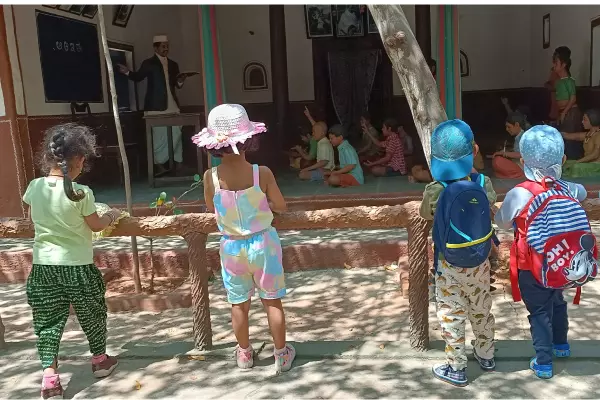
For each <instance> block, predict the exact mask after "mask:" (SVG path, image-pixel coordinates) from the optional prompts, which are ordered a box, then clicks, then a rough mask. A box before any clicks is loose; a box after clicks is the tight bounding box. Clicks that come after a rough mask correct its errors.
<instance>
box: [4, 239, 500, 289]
mask: <svg viewBox="0 0 600 400" xmlns="http://www.w3.org/2000/svg"><path fill="white" fill-rule="evenodd" d="M501 241H502V242H501V244H500V248H499V250H498V251H494V252H493V254H492V258H498V257H499V258H500V259H508V254H509V251H510V246H511V243H512V237H506V236H502V237H501ZM153 253H154V266H155V268H156V271H155V276H156V277H158V278H160V277H168V278H184V277H187V276H188V274H189V261H188V255H187V248H177V249H168V250H160V249H156V250H154V252H153ZM406 255H408V242H407V241H406V240H402V239H400V240H378V241H375V240H365V241H338V242H335V243H331V242H323V243H314V244H297V245H288V246H284V247H283V266H284V269H285V271H286V272H297V271H307V270H315V269H327V268H331V266H332V265H335V266H338V267H339V268H344V266H349V267H353V268H358V267H360V268H370V267H380V266H382V265H388V264H391V263H394V262H396V261H398V259H399V258H400V257H403V256H406ZM31 256H32V252H31V250H20V251H15V252H9V251H4V252H0V283H23V282H25V281H26V279H27V276H28V274H29V271H30V269H31ZM429 257H430V260H432V259H433V253H432V246H431V245H430V246H429ZM206 258H207V262H208V269H209V270H212V271H213V272H216V273H218V272H219V271H220V260H219V250H218V249H217V248H209V249H207V252H206ZM139 259H140V269H141V275H142V279H144V278H149V277H150V255H149V253H148V252H147V251H140V252H139ZM94 261H95V263H96V265H97V266H98V268H100V269H101V270H102V271H103V273H104V274H105V281H106V282H108V281H109V280H111V279H114V278H119V277H131V271H132V266H133V257H132V254H131V252H130V251H129V250H121V249H119V250H110V249H96V251H95V252H94Z"/></svg>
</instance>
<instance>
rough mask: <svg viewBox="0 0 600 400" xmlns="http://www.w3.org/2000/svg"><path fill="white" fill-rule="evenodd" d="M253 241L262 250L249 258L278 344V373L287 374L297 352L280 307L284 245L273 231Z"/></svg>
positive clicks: (283, 281)
mask: <svg viewBox="0 0 600 400" xmlns="http://www.w3.org/2000/svg"><path fill="white" fill-rule="evenodd" d="M251 240H252V241H253V243H252V246H251V247H252V248H253V249H262V250H263V251H258V250H257V251H255V252H254V253H252V254H251V255H249V262H250V269H251V271H252V273H253V277H254V284H255V286H256V287H257V288H258V294H259V296H260V298H261V300H262V302H263V305H264V307H265V310H266V312H267V318H268V320H269V328H270V329H271V335H272V336H273V342H274V344H275V366H276V372H277V373H279V372H284V371H288V370H289V369H290V368H292V363H293V362H294V358H295V357H296V350H295V349H294V347H293V346H292V345H290V344H287V343H286V329H285V314H284V312H283V306H282V304H281V298H282V297H284V296H285V294H286V287H285V276H284V273H283V263H282V253H281V242H280V241H279V236H278V235H277V231H276V230H275V228H270V229H269V230H267V231H266V232H264V233H263V234H262V235H256V236H254V237H253V238H252V239H251Z"/></svg>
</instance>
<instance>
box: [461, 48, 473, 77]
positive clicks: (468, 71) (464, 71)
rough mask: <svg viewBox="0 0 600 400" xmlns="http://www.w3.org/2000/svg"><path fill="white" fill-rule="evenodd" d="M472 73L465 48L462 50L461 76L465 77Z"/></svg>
mask: <svg viewBox="0 0 600 400" xmlns="http://www.w3.org/2000/svg"><path fill="white" fill-rule="evenodd" d="M469 75H471V69H470V68H469V57H468V56H467V53H465V52H464V50H461V51H460V76H461V77H465V76H469Z"/></svg>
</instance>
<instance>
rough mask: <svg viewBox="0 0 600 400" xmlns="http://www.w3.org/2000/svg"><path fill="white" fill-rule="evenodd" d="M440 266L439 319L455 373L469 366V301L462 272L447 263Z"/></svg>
mask: <svg viewBox="0 0 600 400" xmlns="http://www.w3.org/2000/svg"><path fill="white" fill-rule="evenodd" d="M438 264H439V267H438V273H437V274H436V277H435V290H436V299H437V310H438V311H437V316H438V319H439V321H440V326H441V328H442V338H443V339H444V340H445V341H446V357H447V360H448V364H449V365H450V366H451V367H452V368H453V369H454V370H455V371H459V370H462V369H464V368H466V367H467V356H466V354H465V327H466V320H467V313H468V307H469V305H468V299H467V297H466V294H465V292H464V290H463V287H462V286H463V285H462V282H461V280H462V279H461V277H460V276H459V275H460V274H461V273H460V272H458V271H459V270H458V269H457V268H454V267H452V266H450V265H448V264H447V263H446V262H445V261H441V260H440V261H439V263H438ZM440 273H441V274H440Z"/></svg>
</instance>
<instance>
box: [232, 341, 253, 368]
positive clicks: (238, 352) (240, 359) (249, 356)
mask: <svg viewBox="0 0 600 400" xmlns="http://www.w3.org/2000/svg"><path fill="white" fill-rule="evenodd" d="M235 359H236V360H237V366H238V367H239V368H241V369H250V368H252V367H253V366H254V350H253V349H252V345H250V346H248V348H247V349H245V350H244V349H242V348H241V347H240V346H237V347H236V348H235Z"/></svg>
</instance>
